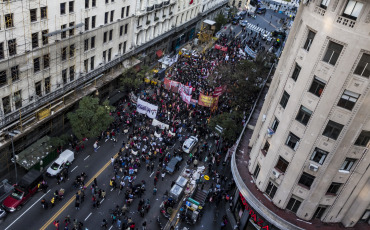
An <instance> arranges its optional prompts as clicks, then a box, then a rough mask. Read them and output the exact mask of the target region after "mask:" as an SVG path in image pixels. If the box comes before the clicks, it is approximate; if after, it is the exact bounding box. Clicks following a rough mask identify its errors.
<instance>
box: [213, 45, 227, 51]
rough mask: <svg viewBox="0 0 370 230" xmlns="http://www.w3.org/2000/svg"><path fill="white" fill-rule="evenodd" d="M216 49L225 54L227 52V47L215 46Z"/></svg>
mask: <svg viewBox="0 0 370 230" xmlns="http://www.w3.org/2000/svg"><path fill="white" fill-rule="evenodd" d="M215 49H218V50H221V51H224V52H226V51H227V47H225V46H220V45H217V44H216V45H215Z"/></svg>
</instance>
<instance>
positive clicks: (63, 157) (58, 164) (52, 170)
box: [46, 149, 75, 177]
mask: <svg viewBox="0 0 370 230" xmlns="http://www.w3.org/2000/svg"><path fill="white" fill-rule="evenodd" d="M74 159H75V154H74V152H72V151H71V150H69V149H67V150H64V151H63V152H62V153H61V154H60V155H59V157H58V159H56V160H55V161H54V162H53V164H51V166H50V167H49V168H48V169H47V170H46V175H47V176H51V177H54V176H56V175H57V174H58V173H60V172H61V171H62V170H63V167H64V164H66V163H72V162H73V160H74Z"/></svg>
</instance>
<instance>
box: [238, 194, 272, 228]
mask: <svg viewBox="0 0 370 230" xmlns="http://www.w3.org/2000/svg"><path fill="white" fill-rule="evenodd" d="M239 196H240V199H241V201H242V203H243V205H244V207H245V210H246V211H249V215H250V218H251V219H252V220H253V221H254V223H255V224H257V225H258V226H260V227H261V229H266V230H269V226H268V225H267V224H266V223H264V220H262V219H261V218H258V217H257V213H255V212H254V211H253V209H252V207H250V206H249V204H248V202H247V200H246V199H245V198H244V197H243V195H242V194H241V193H240V192H239Z"/></svg>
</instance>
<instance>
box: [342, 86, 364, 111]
mask: <svg viewBox="0 0 370 230" xmlns="http://www.w3.org/2000/svg"><path fill="white" fill-rule="evenodd" d="M359 97H360V94H357V93H353V92H351V91H348V90H344V93H343V95H342V97H341V98H340V99H339V102H338V106H339V107H342V108H345V109H348V110H352V109H353V107H354V106H355V104H356V102H357V99H358V98H359Z"/></svg>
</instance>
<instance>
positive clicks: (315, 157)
mask: <svg viewBox="0 0 370 230" xmlns="http://www.w3.org/2000/svg"><path fill="white" fill-rule="evenodd" d="M328 154H329V153H328V152H326V151H324V150H322V149H319V148H315V150H314V151H313V153H312V155H311V159H310V160H311V161H314V162H316V163H319V164H321V165H322V164H323V163H324V161H325V159H326V157H327V155H328Z"/></svg>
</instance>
